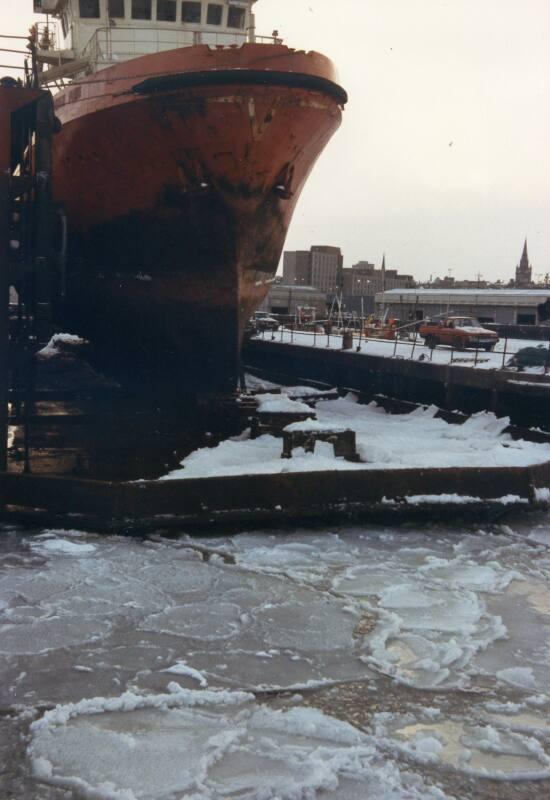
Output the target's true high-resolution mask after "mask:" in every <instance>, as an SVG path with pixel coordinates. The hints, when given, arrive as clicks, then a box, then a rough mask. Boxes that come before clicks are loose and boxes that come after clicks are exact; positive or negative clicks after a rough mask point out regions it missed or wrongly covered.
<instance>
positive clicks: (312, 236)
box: [0, 0, 550, 279]
mask: <svg viewBox="0 0 550 800" xmlns="http://www.w3.org/2000/svg"><path fill="white" fill-rule="evenodd" d="M31 7H32V0H17V2H16V0H0V9H1V10H0V31H1V32H5V33H13V32H16V31H17V30H20V31H21V30H23V31H24V30H25V29H26V27H28V23H29V21H30V20H31V14H30V9H31ZM14 8H15V9H16V10H14ZM27 12H28V13H27ZM256 16H257V28H258V33H267V34H269V33H271V31H272V30H273V29H275V28H276V29H278V30H279V32H280V33H281V34H282V35H283V37H284V38H285V41H286V43H287V44H289V45H291V46H294V47H297V48H300V49H315V50H319V51H321V52H323V53H325V54H326V55H328V56H330V57H331V58H332V59H333V60H334V61H335V62H336V64H337V67H338V70H339V73H340V78H341V83H342V85H343V86H344V87H345V88H346V89H347V90H348V92H349V95H350V103H349V106H348V108H347V109H346V112H345V114H344V121H343V125H342V128H341V129H340V131H339V132H338V133H337V134H336V136H335V137H334V139H333V140H332V142H331V144H330V145H329V147H328V149H327V150H326V151H325V153H324V154H323V156H322V157H321V160H320V161H319V163H318V165H317V167H316V169H315V171H314V173H313V175H312V176H311V178H310V180H309V183H308V185H307V186H306V189H305V192H304V194H303V195H302V199H301V201H300V203H299V204H298V208H297V211H296V215H295V219H294V222H293V224H292V227H291V229H290V232H289V236H288V239H287V248H288V249H307V248H309V246H310V245H311V244H332V245H338V246H340V247H341V248H342V250H343V252H344V257H345V263H346V265H347V266H351V265H352V264H353V263H354V262H355V261H357V260H359V259H366V260H370V261H375V262H377V263H379V262H380V261H381V257H382V253H383V252H384V251H385V252H386V254H387V261H388V265H389V266H392V267H397V268H399V269H400V270H402V271H404V272H408V273H413V274H414V275H415V276H416V277H417V278H426V277H428V276H429V275H430V274H431V275H434V276H435V275H441V276H443V275H445V274H448V272H449V270H451V271H452V272H451V274H452V275H454V276H455V277H457V278H458V277H470V278H471V277H474V276H476V275H477V274H478V273H481V274H482V275H483V277H485V278H490V279H496V278H498V277H502V278H504V279H508V278H510V277H512V274H513V270H514V267H515V265H516V264H517V262H518V261H519V258H520V255H521V250H522V247H523V240H524V238H525V237H526V236H527V238H528V241H529V254H530V257H531V261H532V262H533V266H534V271H535V275H537V274H544V273H546V272H550V46H549V42H550V2H549V0H259V2H258V3H257V5H256ZM4 63H5V61H4ZM4 72H5V70H4Z"/></svg>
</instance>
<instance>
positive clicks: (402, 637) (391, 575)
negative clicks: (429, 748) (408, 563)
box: [333, 552, 535, 688]
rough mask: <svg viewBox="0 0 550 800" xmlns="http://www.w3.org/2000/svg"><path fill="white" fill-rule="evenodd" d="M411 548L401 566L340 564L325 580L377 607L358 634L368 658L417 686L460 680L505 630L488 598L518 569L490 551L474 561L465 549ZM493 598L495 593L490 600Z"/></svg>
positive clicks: (518, 576)
mask: <svg viewBox="0 0 550 800" xmlns="http://www.w3.org/2000/svg"><path fill="white" fill-rule="evenodd" d="M419 555H420V556H422V555H423V558H422V557H421V559H420V560H419V563H417V565H416V567H415V568H414V569H410V568H409V569H405V568H404V567H405V564H404V563H403V560H402V559H392V560H388V561H386V563H385V564H384V565H383V566H379V565H377V564H374V565H372V566H359V567H351V568H348V569H347V570H346V571H345V572H344V573H343V574H341V575H338V576H337V577H336V578H335V579H334V580H333V586H334V589H335V590H336V591H337V592H338V593H339V595H341V596H342V595H343V596H349V597H350V598H353V599H355V600H356V601H359V600H362V601H363V602H364V603H366V604H367V606H368V607H369V608H370V609H371V610H373V611H375V612H376V613H377V615H378V624H377V625H376V627H375V628H374V630H372V632H371V633H370V634H369V635H368V636H367V637H366V639H365V646H364V655H363V658H364V659H365V662H366V663H367V664H369V666H371V667H374V668H376V669H379V670H381V671H382V672H384V673H385V674H388V675H391V676H392V677H394V678H395V679H396V680H398V681H400V682H403V683H405V684H409V685H413V686H417V687H424V688H428V687H435V686H438V687H451V686H466V685H468V684H469V683H470V681H471V678H472V674H475V669H474V668H473V667H474V664H475V663H476V657H477V656H478V655H479V654H480V653H484V652H485V651H487V650H489V651H490V652H491V648H492V647H494V646H495V645H496V643H500V642H502V641H505V640H507V639H509V638H510V632H509V629H508V627H507V624H506V622H507V618H505V619H504V620H503V618H502V617H501V616H500V615H499V614H498V613H494V611H492V609H491V607H490V602H489V601H490V600H491V598H492V596H495V595H498V596H499V597H500V595H502V594H503V593H505V594H507V593H509V592H511V591H512V586H513V585H516V583H517V582H518V581H520V582H521V581H523V580H525V575H524V574H523V573H522V572H520V571H518V570H517V569H508V568H506V566H505V565H503V564H501V563H500V562H499V561H497V560H495V558H494V554H491V553H490V552H488V553H486V555H485V556H484V558H483V559H482V560H481V561H480V559H479V558H477V559H476V560H475V561H474V560H473V559H472V558H470V557H469V554H467V553H466V554H464V555H456V556H455V557H454V558H453V557H450V558H441V557H439V556H435V555H432V554H419ZM520 585H521V586H523V585H527V584H524V583H521V584H520ZM500 602H501V601H500V600H499V603H497V602H496V598H495V605H500ZM516 607H517V606H516ZM510 650H513V648H512V646H511V645H510ZM501 657H502V655H501ZM495 672H496V670H495ZM495 672H493V674H495ZM531 686H532V688H534V686H535V684H534V683H533V684H532V685H531Z"/></svg>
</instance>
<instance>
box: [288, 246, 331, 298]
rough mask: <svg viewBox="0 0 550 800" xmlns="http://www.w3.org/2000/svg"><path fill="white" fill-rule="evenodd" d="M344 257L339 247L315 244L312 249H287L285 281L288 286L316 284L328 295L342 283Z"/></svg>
mask: <svg viewBox="0 0 550 800" xmlns="http://www.w3.org/2000/svg"><path fill="white" fill-rule="evenodd" d="M343 266H344V257H343V255H342V251H341V250H340V248H339V247H330V246H328V245H314V246H313V247H312V248H311V249H310V250H293V251H286V252H285V254H284V256H283V281H284V283H285V284H286V285H287V286H314V287H315V288H316V289H319V290H320V291H322V292H324V293H325V294H327V295H334V294H337V293H338V292H339V291H340V289H341V285H342V272H343Z"/></svg>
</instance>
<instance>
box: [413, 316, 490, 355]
mask: <svg viewBox="0 0 550 800" xmlns="http://www.w3.org/2000/svg"><path fill="white" fill-rule="evenodd" d="M418 332H419V334H420V336H422V338H423V339H424V343H425V344H426V347H429V348H430V349H433V348H434V347H437V345H438V344H446V345H449V346H450V347H456V348H457V350H466V349H467V348H468V347H472V348H474V347H475V348H476V349H478V348H479V349H480V350H487V351H489V352H490V351H491V350H494V349H495V347H496V345H497V343H498V341H499V339H498V336H497V334H496V333H495V332H494V331H490V330H488V329H487V328H482V327H481V325H480V324H479V322H478V321H477V319H475V318H474V317H446V318H445V319H441V320H439V321H438V322H431V321H429V320H426V322H424V323H422V325H421V326H420V329H419V331H418Z"/></svg>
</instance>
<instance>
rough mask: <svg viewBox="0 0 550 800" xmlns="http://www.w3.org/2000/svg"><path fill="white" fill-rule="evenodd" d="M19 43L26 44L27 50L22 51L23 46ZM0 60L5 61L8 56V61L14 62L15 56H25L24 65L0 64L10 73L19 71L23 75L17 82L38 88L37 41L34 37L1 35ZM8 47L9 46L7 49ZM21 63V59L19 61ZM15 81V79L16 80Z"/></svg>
mask: <svg viewBox="0 0 550 800" xmlns="http://www.w3.org/2000/svg"><path fill="white" fill-rule="evenodd" d="M17 42H21V43H23V42H25V43H26V49H24V50H23V49H22V47H23V44H19V45H17V44H16V43H17ZM0 45H1V46H0V58H1V59H2V61H4V58H5V57H4V54H5V53H6V54H8V59H7V60H10V58H11V59H12V60H13V56H14V55H17V56H25V58H24V59H23V64H21V63H19V64H13V63H11V64H0V69H8V70H10V71H12V70H17V72H18V73H23V74H22V75H21V76H20V77H19V78H17V82H18V83H20V84H21V85H25V86H27V87H36V86H38V71H37V64H36V40H35V39H34V38H33V37H32V36H10V35H8V34H6V33H2V34H0ZM6 45H9V47H7V46H6ZM17 60H18V61H19V62H20V61H21V59H20V58H18V59H17ZM14 80H15V79H14Z"/></svg>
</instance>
